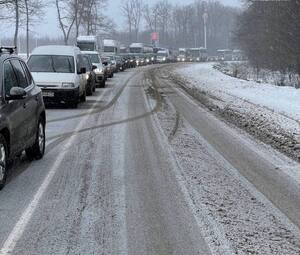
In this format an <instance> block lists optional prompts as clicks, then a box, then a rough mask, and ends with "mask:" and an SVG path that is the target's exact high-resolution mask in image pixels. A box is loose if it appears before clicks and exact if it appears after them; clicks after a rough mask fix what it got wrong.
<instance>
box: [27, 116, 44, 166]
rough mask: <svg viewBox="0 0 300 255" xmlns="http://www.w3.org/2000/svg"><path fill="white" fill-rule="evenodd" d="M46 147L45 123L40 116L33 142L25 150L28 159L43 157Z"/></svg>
mask: <svg viewBox="0 0 300 255" xmlns="http://www.w3.org/2000/svg"><path fill="white" fill-rule="evenodd" d="M45 147H46V135H45V123H44V120H43V119H42V118H40V119H39V122H38V126H37V133H36V138H35V142H34V144H33V145H32V146H31V147H30V148H28V149H26V150H25V152H26V155H27V157H28V159H30V160H33V159H36V160H39V159H41V158H43V156H44V154H45Z"/></svg>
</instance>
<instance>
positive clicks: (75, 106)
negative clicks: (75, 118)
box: [70, 101, 78, 109]
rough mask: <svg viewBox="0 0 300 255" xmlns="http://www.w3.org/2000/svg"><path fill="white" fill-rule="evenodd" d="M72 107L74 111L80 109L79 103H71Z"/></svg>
mask: <svg viewBox="0 0 300 255" xmlns="http://www.w3.org/2000/svg"><path fill="white" fill-rule="evenodd" d="M70 106H71V108H73V109H77V107H78V101H74V102H71V103H70Z"/></svg>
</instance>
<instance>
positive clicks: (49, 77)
mask: <svg viewBox="0 0 300 255" xmlns="http://www.w3.org/2000/svg"><path fill="white" fill-rule="evenodd" d="M76 75H77V74H75V73H36V72H32V76H33V79H34V81H35V83H36V84H37V85H38V86H47V85H51V86H57V87H59V86H61V85H62V83H64V82H74V81H75V79H76Z"/></svg>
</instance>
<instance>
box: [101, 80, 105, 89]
mask: <svg viewBox="0 0 300 255" xmlns="http://www.w3.org/2000/svg"><path fill="white" fill-rule="evenodd" d="M105 84H106V83H105V81H104V80H103V81H102V82H101V83H100V87H101V88H105Z"/></svg>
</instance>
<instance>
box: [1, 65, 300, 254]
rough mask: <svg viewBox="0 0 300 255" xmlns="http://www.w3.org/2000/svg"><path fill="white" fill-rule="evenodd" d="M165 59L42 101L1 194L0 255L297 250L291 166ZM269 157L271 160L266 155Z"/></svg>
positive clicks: (299, 194) (299, 221)
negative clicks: (48, 104)
mask: <svg viewBox="0 0 300 255" xmlns="http://www.w3.org/2000/svg"><path fill="white" fill-rule="evenodd" d="M171 69H173V66H168V65H166V66H165V68H163V66H159V67H157V66H149V67H143V68H140V69H135V70H129V71H126V72H125V73H121V74H118V75H117V76H116V78H114V79H113V80H111V81H110V82H109V83H108V87H107V88H106V89H98V90H97V92H96V93H95V94H94V96H93V97H89V98H88V101H87V103H85V104H83V105H80V107H79V108H78V109H76V110H72V109H55V108H54V109H48V111H47V120H48V123H47V137H48V140H47V150H46V155H45V158H44V159H43V160H41V161H37V162H32V163H30V162H28V161H27V160H26V159H25V158H24V159H21V160H18V161H17V162H15V164H14V166H13V169H12V171H11V173H10V176H9V181H8V184H7V186H6V187H5V189H4V190H2V191H1V192H0V201H1V202H0V226H1V229H0V247H1V248H0V255H7V254H22V255H23V254H25V255H26V254H30V255H31V254H33V255H34V254H39V255H40V254H43V255H47V254H83V255H85V254H88V255H89V254H122V255H123V254H124V255H134V254H137V255H141V254H151V255H155V254H158V255H167V254H178V255H179V254H180V255H181V254H191V255H195V254H220V255H221V254H222V255H224V254H263V255H268V254H270V255H271V254H272V255H273V254H278V255H279V254H280V255H283V254H288V255H294V254H295V255H299V254H300V232H299V226H300V218H299V216H300V207H299V206H300V189H299V187H300V185H299V182H300V180H299V179H297V176H299V175H298V173H296V172H297V171H294V172H293V173H294V174H292V170H291V171H286V168H287V167H289V169H299V164H298V163H296V162H294V161H292V160H289V159H287V158H286V157H285V156H283V155H281V154H280V153H278V152H275V151H273V150H272V149H270V148H268V147H266V146H265V145H263V144H260V143H257V142H256V141H255V140H253V139H252V138H250V137H249V136H248V135H246V134H244V133H243V132H241V131H240V130H239V129H236V128H233V127H231V126H228V125H227V124H225V123H224V122H222V121H220V120H219V119H218V118H217V117H216V116H215V115H214V114H212V113H211V112H209V111H207V110H206V108H205V107H204V106H203V105H201V104H199V103H198V101H197V100H196V99H194V98H191V97H190V96H189V95H188V94H187V93H186V92H185V91H184V90H182V89H180V88H178V86H177V84H175V83H174V81H173V80H172V79H170V70H171ZM274 155H276V156H274Z"/></svg>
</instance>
